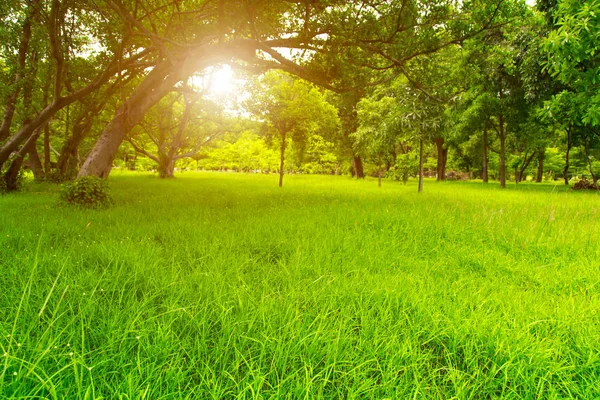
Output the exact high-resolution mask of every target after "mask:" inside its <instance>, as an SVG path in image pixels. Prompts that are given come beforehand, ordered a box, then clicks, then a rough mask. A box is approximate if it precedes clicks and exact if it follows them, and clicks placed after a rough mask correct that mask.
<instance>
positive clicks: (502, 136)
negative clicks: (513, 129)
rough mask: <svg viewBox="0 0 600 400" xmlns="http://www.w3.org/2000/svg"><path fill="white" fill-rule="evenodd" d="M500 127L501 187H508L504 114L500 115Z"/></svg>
mask: <svg viewBox="0 0 600 400" xmlns="http://www.w3.org/2000/svg"><path fill="white" fill-rule="evenodd" d="M498 125H499V129H500V135H499V136H500V187H501V188H503V189H504V188H505V187H506V143H505V142H506V135H505V134H504V117H503V116H502V114H500V115H499V117H498Z"/></svg>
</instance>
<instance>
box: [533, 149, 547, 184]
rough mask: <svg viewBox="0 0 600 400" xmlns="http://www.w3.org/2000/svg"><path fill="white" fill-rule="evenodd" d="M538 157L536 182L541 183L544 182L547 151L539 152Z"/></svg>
mask: <svg viewBox="0 0 600 400" xmlns="http://www.w3.org/2000/svg"><path fill="white" fill-rule="evenodd" d="M537 156H538V167H537V176H536V177H535V181H536V182H537V183H541V182H542V180H543V179H544V156H545V149H542V150H538V152H537Z"/></svg>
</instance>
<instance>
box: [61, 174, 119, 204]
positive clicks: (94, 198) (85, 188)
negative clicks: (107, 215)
mask: <svg viewBox="0 0 600 400" xmlns="http://www.w3.org/2000/svg"><path fill="white" fill-rule="evenodd" d="M108 190H109V188H108V184H107V183H106V181H105V180H103V179H100V178H97V177H95V176H84V177H81V178H79V179H77V180H75V181H73V182H70V183H67V184H65V185H64V186H63V190H62V192H61V197H62V199H63V200H64V201H65V202H67V203H69V204H76V205H79V206H82V207H86V208H102V207H108V206H110V204H111V203H112V200H111V198H110V196H109V195H108Z"/></svg>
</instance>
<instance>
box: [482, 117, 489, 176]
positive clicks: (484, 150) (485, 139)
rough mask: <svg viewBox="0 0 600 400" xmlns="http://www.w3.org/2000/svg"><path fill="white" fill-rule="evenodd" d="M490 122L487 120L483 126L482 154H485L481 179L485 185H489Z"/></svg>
mask: <svg viewBox="0 0 600 400" xmlns="http://www.w3.org/2000/svg"><path fill="white" fill-rule="evenodd" d="M487 130H488V121H487V119H486V121H485V124H484V126H483V138H482V140H481V143H482V149H481V150H482V153H483V171H482V172H481V179H482V180H483V183H488V179H489V178H488V160H489V158H488V137H487V136H488V132H487Z"/></svg>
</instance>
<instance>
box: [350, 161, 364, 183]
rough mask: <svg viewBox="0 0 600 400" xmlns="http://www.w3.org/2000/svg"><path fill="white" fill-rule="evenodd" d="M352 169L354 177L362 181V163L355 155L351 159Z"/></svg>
mask: <svg viewBox="0 0 600 400" xmlns="http://www.w3.org/2000/svg"><path fill="white" fill-rule="evenodd" d="M352 168H353V171H354V176H356V178H357V179H364V177H365V170H364V168H363V163H362V159H361V158H360V156H358V155H355V156H353V157H352Z"/></svg>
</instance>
